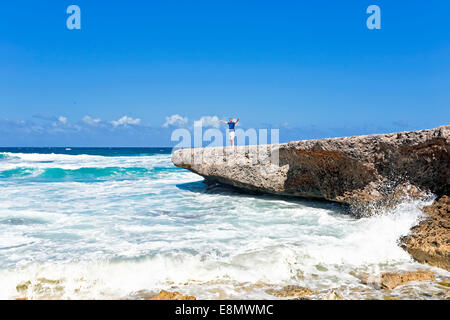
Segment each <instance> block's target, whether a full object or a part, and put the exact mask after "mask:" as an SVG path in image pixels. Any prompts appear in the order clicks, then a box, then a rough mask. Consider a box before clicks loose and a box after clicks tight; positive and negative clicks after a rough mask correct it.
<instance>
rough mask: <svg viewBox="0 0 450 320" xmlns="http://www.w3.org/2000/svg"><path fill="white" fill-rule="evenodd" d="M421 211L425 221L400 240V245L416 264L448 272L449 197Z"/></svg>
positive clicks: (449, 245)
mask: <svg viewBox="0 0 450 320" xmlns="http://www.w3.org/2000/svg"><path fill="white" fill-rule="evenodd" d="M423 211H424V213H425V214H426V215H427V217H426V219H425V220H423V221H422V222H420V223H419V224H418V225H417V226H415V227H413V228H412V229H411V232H410V234H409V235H407V236H405V237H402V238H400V244H401V246H402V248H404V249H405V250H406V251H408V252H409V254H411V256H412V257H413V258H414V259H416V260H417V261H418V262H420V263H427V264H429V265H432V266H436V267H439V268H442V269H446V270H447V271H450V197H448V196H443V197H441V198H440V199H439V200H438V201H435V202H434V203H433V204H432V205H431V206H428V207H425V208H424V209H423Z"/></svg>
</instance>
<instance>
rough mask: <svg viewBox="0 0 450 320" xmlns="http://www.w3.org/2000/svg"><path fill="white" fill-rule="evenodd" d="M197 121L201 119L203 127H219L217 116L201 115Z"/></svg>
mask: <svg viewBox="0 0 450 320" xmlns="http://www.w3.org/2000/svg"><path fill="white" fill-rule="evenodd" d="M197 121H201V122H202V126H203V127H214V128H219V127H220V120H219V117H217V116H203V117H201V118H200V119H199V120H197Z"/></svg>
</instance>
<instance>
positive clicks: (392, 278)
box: [359, 270, 434, 290]
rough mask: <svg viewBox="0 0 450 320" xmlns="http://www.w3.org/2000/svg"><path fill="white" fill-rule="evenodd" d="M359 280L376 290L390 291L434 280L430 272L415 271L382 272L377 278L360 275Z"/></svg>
mask: <svg viewBox="0 0 450 320" xmlns="http://www.w3.org/2000/svg"><path fill="white" fill-rule="evenodd" d="M359 278H360V279H361V282H362V283H364V284H368V285H373V286H375V287H376V288H378V289H381V288H383V289H390V290H392V289H394V288H396V287H398V286H401V285H403V284H406V283H408V282H413V281H430V280H434V275H433V272H431V271H425V270H417V271H410V272H384V273H381V274H379V275H377V276H373V275H368V274H361V275H360V276H359Z"/></svg>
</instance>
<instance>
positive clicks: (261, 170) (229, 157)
mask: <svg viewBox="0 0 450 320" xmlns="http://www.w3.org/2000/svg"><path fill="white" fill-rule="evenodd" d="M449 142H450V126H449V125H446V126H441V127H439V128H435V129H428V130H420V131H410V132H400V133H391V134H379V135H368V136H356V137H344V138H333V139H321V140H309V141H293V142H289V143H285V144H277V145H263V146H239V147H235V148H229V147H214V148H195V149H180V150H176V151H175V152H174V153H173V154H172V162H173V163H174V164H175V165H176V166H178V167H182V168H185V169H188V170H190V171H192V172H195V173H197V174H199V175H201V176H203V177H204V178H205V182H207V183H215V182H219V183H222V184H226V185H231V186H234V187H238V188H241V189H244V190H252V191H258V192H264V193H272V194H278V195H287V196H299V197H306V198H315V199H324V200H329V201H335V202H341V203H345V204H347V205H349V207H350V209H351V212H352V213H353V214H355V215H357V216H367V215H371V214H374V213H375V212H377V211H379V209H384V208H386V207H392V206H395V205H396V204H398V203H400V202H402V201H404V200H405V198H408V199H419V198H424V197H427V196H430V195H435V196H437V197H438V198H439V201H436V202H435V203H434V204H433V205H432V206H429V207H427V208H425V209H424V212H425V214H426V215H427V217H426V218H425V219H424V220H423V221H422V222H421V223H420V224H419V225H417V226H416V227H414V228H413V229H412V230H411V234H409V235H407V236H405V237H403V238H402V239H400V244H401V246H402V248H404V249H405V250H406V251H408V252H409V253H410V254H411V256H412V257H413V258H414V259H416V260H417V261H419V262H421V263H427V264H430V265H432V266H436V267H440V268H443V269H446V270H450V251H449V245H450V239H449V238H450V231H449V228H450V222H449V218H450V214H449V197H448V196H449V195H450V143H449ZM275 158H276V160H277V161H275V162H274V159H275Z"/></svg>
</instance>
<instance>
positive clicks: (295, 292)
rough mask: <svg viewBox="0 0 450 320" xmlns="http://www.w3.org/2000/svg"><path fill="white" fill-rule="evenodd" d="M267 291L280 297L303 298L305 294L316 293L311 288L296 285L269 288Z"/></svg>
mask: <svg viewBox="0 0 450 320" xmlns="http://www.w3.org/2000/svg"><path fill="white" fill-rule="evenodd" d="M266 292H267V293H268V294H271V295H273V296H276V297H280V298H292V297H295V298H303V297H305V296H310V295H312V294H314V291H312V290H311V289H308V288H304V287H300V286H295V285H290V286H285V287H283V288H281V289H279V290H276V289H269V290H267V291H266Z"/></svg>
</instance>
